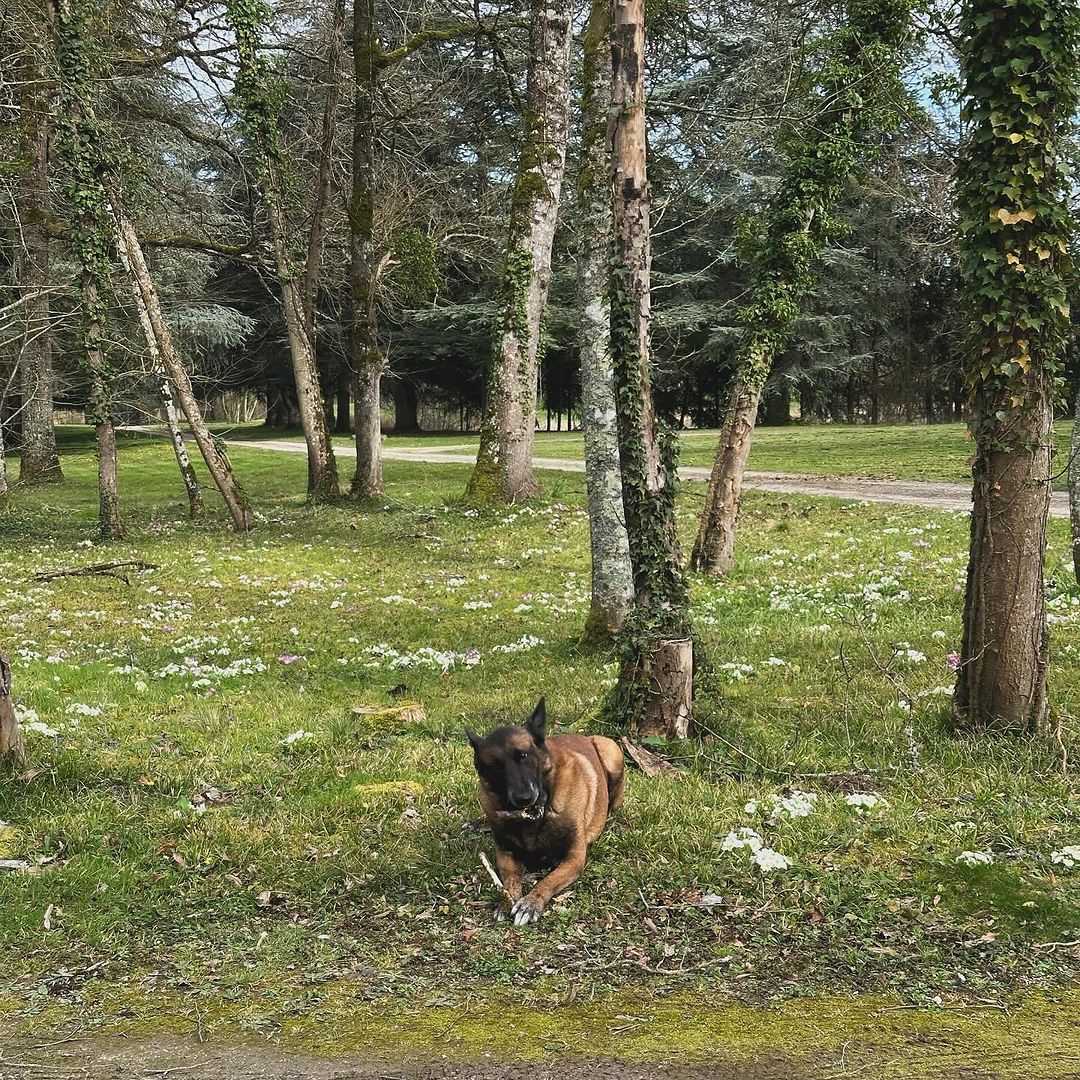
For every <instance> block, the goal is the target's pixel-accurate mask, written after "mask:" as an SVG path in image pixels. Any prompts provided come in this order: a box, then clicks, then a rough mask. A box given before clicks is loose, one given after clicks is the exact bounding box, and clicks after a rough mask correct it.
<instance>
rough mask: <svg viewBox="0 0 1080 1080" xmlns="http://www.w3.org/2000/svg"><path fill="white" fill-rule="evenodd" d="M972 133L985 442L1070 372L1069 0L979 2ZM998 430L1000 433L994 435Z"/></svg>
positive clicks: (1073, 100)
mask: <svg viewBox="0 0 1080 1080" xmlns="http://www.w3.org/2000/svg"><path fill="white" fill-rule="evenodd" d="M963 35H964V38H965V39H966V41H967V47H966V50H965V53H964V57H963V63H964V74H965V84H964V93H965V96H966V99H967V102H966V106H965V111H964V116H965V118H966V120H967V121H968V123H969V125H970V135H969V142H968V148H967V152H966V153H965V154H964V155H963V157H962V160H961V164H960V167H959V169H958V172H957V206H958V210H959V214H960V226H959V235H960V243H961V272H962V275H963V280H964V291H965V294H966V300H967V303H968V305H969V307H970V309H971V315H972V322H973V324H974V330H973V334H972V338H973V340H972V343H971V351H970V358H969V362H968V365H967V374H968V382H969V386H970V387H971V389H972V391H973V393H975V394H978V395H982V396H983V399H984V402H985V404H986V406H987V407H986V408H984V409H982V410H981V411H980V412H981V414H980V416H979V418H978V421H977V427H976V432H975V434H976V438H978V439H980V440H981V441H986V440H990V441H995V440H996V439H998V438H999V437H1000V435H1001V431H1000V428H999V426H998V425H1000V424H1001V423H1002V422H1005V421H1007V420H1008V419H1009V415H1010V414H1011V413H1013V412H1014V411H1020V412H1022V411H1024V410H1025V409H1026V408H1027V407H1028V406H1029V405H1030V404H1031V403H1032V401H1034V400H1038V398H1039V397H1040V394H1041V391H1038V392H1035V393H1034V394H1033V393H1032V391H1033V390H1035V389H1036V388H1037V386H1038V385H1039V384H1040V382H1041V381H1042V380H1043V379H1045V378H1049V379H1050V380H1054V379H1058V378H1059V377H1060V376H1061V375H1062V373H1063V351H1064V344H1065V333H1066V328H1067V326H1068V321H1069V304H1068V299H1067V296H1066V289H1067V285H1068V276H1069V272H1070V269H1071V267H1070V260H1069V256H1068V253H1067V244H1068V240H1069V236H1070V234H1071V231H1072V226H1071V222H1070V219H1069V208H1068V202H1067V194H1068V180H1067V177H1066V174H1065V169H1064V165H1063V162H1062V155H1063V149H1064V142H1065V138H1066V135H1067V131H1068V125H1069V122H1070V120H1071V117H1072V114H1073V112H1074V111H1075V109H1076V107H1077V102H1078V89H1077V88H1078V85H1080V11H1078V10H1077V7H1076V5H1075V4H1074V3H1071V2H1069V0H1019V2H1016V3H1013V4H1010V5H1007V6H1000V5H998V4H990V3H985V2H970V3H968V4H967V5H966V6H965V8H964V11H963ZM995 432H996V434H995Z"/></svg>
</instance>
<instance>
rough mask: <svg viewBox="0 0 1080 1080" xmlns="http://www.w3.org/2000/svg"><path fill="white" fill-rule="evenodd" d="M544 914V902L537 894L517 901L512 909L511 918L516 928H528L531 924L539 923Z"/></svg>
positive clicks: (530, 894) (531, 894)
mask: <svg viewBox="0 0 1080 1080" xmlns="http://www.w3.org/2000/svg"><path fill="white" fill-rule="evenodd" d="M543 913H544V901H543V900H541V899H540V897H538V896H536V894H535V893H529V895H528V896H523V897H522V898H521V899H520V900H518V901H516V902H515V903H514V905H513V907H511V908H510V917H511V918H512V919H513V920H514V925H515V926H528V925H529V923H534V922H539V921H540V916H541V915H543Z"/></svg>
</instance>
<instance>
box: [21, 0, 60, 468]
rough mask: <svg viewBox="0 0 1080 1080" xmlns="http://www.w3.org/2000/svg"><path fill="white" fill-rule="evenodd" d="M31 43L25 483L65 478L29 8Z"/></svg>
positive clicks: (44, 166)
mask: <svg viewBox="0 0 1080 1080" xmlns="http://www.w3.org/2000/svg"><path fill="white" fill-rule="evenodd" d="M27 14H28V19H29V20H30V21H29V23H28V26H29V27H31V28H32V37H31V39H30V40H27V41H25V42H24V43H23V57H24V61H23V70H22V86H21V87H20V90H19V93H20V98H21V105H22V125H21V127H22V131H23V153H22V157H23V161H24V163H25V168H23V169H22V170H21V172H20V174H19V176H18V178H17V179H16V181H15V184H14V194H15V210H16V213H17V215H18V219H19V229H20V233H21V237H22V243H23V254H22V266H21V269H20V273H19V279H20V285H21V287H22V293H23V298H24V299H23V318H24V320H25V321H24V326H25V330H24V332H23V337H22V343H21V347H20V349H19V375H20V390H21V393H22V433H23V438H22V453H21V457H20V459H19V481H20V482H21V483H23V484H37V483H43V482H47V481H52V480H62V479H63V478H64V477H63V473H62V472H61V470H60V458H59V456H58V455H57V452H56V429H55V426H54V423H53V363H52V323H51V319H50V316H49V233H48V229H47V223H48V218H49V194H50V191H49V171H48V144H49V114H50V108H51V93H50V89H49V81H48V76H47V72H46V70H45V62H44V58H43V55H42V54H43V52H44V50H45V48H46V41H45V39H46V38H47V37H48V33H47V20H48V15H47V9H45V8H43V9H42V10H41V13H40V14H38V13H34V12H30V11H29V10H28V13H27Z"/></svg>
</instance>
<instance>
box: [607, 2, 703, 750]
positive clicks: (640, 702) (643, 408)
mask: <svg viewBox="0 0 1080 1080" xmlns="http://www.w3.org/2000/svg"><path fill="white" fill-rule="evenodd" d="M611 55H612V105H613V109H614V111H615V123H614V142H613V181H614V202H613V206H614V212H613V216H614V229H613V236H614V253H613V258H612V264H613V274H612V287H611V353H612V363H613V370H614V382H615V400H616V407H617V412H618V429H619V459H620V464H621V468H622V491H623V506H624V509H625V513H626V532H627V536H628V538H629V542H630V559H631V563H632V565H633V568H634V608H633V611H632V612H631V615H630V618H629V619H628V620H627V627H626V633H625V637H626V641H627V655H626V657H625V658H624V661H623V665H622V670H621V672H620V675H619V683H618V685H617V686H616V688H615V693H614V699H613V705H614V707H615V710H616V711H617V712H618V713H620V714H621V717H620V718H621V719H622V720H623V722H624V723H626V724H627V726H628V727H630V728H631V729H632V730H636V731H638V732H640V733H641V734H643V735H661V736H665V737H667V738H683V737H685V736H686V734H687V733H688V731H689V726H690V718H691V709H692V705H693V677H694V646H693V638H692V636H691V630H690V617H689V597H688V595H687V588H686V579H685V578H684V576H683V573H682V568H681V566H680V558H679V543H678V537H677V535H676V531H675V453H676V450H675V447H676V443H675V439H674V436H673V435H671V434H670V433H669V435H668V437H667V438H666V439H665V440H664V441H663V442H661V439H660V437H659V433H658V430H657V422H656V413H655V410H654V407H653V397H652V385H651V376H650V341H649V320H650V294H649V277H650V269H651V261H652V255H651V242H650V233H649V187H648V180H647V176H646V162H645V83H644V80H645V0H615V4H614V12H613V19H612V48H611Z"/></svg>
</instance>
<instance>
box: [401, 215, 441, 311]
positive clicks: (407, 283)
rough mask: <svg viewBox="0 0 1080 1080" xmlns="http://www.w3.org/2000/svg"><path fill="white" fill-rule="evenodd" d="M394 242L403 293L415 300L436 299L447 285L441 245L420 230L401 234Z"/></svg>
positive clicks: (415, 301)
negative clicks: (440, 249) (441, 261)
mask: <svg viewBox="0 0 1080 1080" xmlns="http://www.w3.org/2000/svg"><path fill="white" fill-rule="evenodd" d="M393 244H394V258H395V259H396V260H397V264H398V265H397V269H396V271H395V274H396V277H397V278H398V279H399V281H400V284H399V286H398V288H399V289H400V291H401V294H402V296H403V297H404V298H405V299H406V300H411V301H413V302H414V303H424V302H430V301H431V300H433V299H434V298H435V297H436V296H438V294H439V293H440V292H442V290H443V288H444V286H445V277H444V275H443V272H442V268H441V267H440V265H439V247H438V245H437V244H436V243H435V241H434V240H432V239H431V237H430V236H428V235H427V234H426V233H423V232H421V231H420V230H419V229H405V230H404V231H403V232H400V233H398V234H397V235H396V236H395V237H394V239H393Z"/></svg>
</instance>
